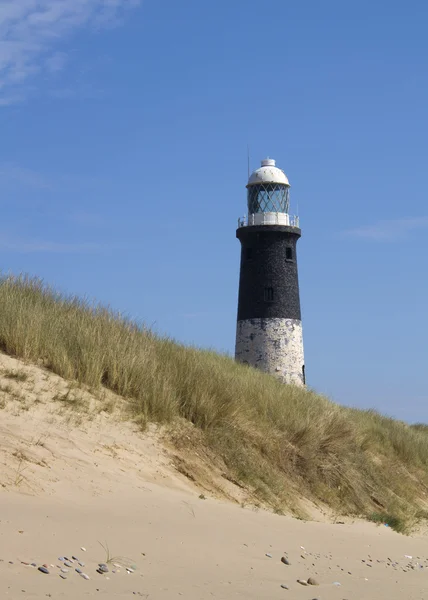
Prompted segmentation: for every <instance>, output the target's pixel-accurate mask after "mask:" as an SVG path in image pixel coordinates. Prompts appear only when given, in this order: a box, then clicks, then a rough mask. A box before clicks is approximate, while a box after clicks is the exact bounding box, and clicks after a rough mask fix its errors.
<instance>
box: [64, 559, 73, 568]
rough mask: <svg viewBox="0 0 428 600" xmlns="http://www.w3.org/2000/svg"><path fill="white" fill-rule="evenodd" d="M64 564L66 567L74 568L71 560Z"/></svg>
mask: <svg viewBox="0 0 428 600" xmlns="http://www.w3.org/2000/svg"><path fill="white" fill-rule="evenodd" d="M64 564H65V566H66V567H72V566H73V563H71V562H70V561H69V560H66V561H65V562H64Z"/></svg>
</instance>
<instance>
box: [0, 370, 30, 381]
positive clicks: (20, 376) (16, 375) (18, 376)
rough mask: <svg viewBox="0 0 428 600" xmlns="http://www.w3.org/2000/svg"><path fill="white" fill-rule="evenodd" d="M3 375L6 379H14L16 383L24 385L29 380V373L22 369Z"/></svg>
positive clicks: (7, 371) (9, 371) (6, 372)
mask: <svg viewBox="0 0 428 600" xmlns="http://www.w3.org/2000/svg"><path fill="white" fill-rule="evenodd" d="M2 375H3V377H6V379H13V380H14V381H19V382H20V383H23V382H24V381H27V380H28V373H26V372H25V371H23V370H22V369H21V370H18V371H15V370H13V369H8V370H6V371H4V373H2Z"/></svg>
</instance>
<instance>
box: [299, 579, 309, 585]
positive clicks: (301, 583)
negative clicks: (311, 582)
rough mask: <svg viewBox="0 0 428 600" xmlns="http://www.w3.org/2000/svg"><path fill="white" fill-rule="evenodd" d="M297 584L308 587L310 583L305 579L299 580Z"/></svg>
mask: <svg viewBox="0 0 428 600" xmlns="http://www.w3.org/2000/svg"><path fill="white" fill-rule="evenodd" d="M297 583H300V585H308V582H307V581H305V580H304V579H298V580H297Z"/></svg>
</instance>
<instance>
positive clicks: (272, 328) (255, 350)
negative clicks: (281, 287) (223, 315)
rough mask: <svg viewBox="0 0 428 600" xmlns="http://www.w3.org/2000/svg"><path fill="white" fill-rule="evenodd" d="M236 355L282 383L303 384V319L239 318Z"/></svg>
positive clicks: (239, 359)
mask: <svg viewBox="0 0 428 600" xmlns="http://www.w3.org/2000/svg"><path fill="white" fill-rule="evenodd" d="M235 358H236V360H238V361H239V362H241V363H245V364H248V365H251V366H252V367H256V368H257V369H260V370H261V371H265V372H266V373H270V374H271V375H275V376H276V377H278V379H280V380H281V381H282V382H283V383H289V384H293V385H298V386H304V385H305V374H304V364H305V361H304V355H303V331H302V322H301V321H300V320H297V319H278V318H269V319H267V318H258V319H246V320H244V321H238V326H237V332H236V348H235Z"/></svg>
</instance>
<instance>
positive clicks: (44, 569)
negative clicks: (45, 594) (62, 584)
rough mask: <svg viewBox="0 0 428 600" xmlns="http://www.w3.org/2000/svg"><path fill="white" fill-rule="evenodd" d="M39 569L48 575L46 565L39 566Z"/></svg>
mask: <svg viewBox="0 0 428 600" xmlns="http://www.w3.org/2000/svg"><path fill="white" fill-rule="evenodd" d="M39 571H40V572H41V573H44V574H45V575H49V571H48V570H47V568H46V567H39Z"/></svg>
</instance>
